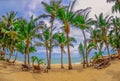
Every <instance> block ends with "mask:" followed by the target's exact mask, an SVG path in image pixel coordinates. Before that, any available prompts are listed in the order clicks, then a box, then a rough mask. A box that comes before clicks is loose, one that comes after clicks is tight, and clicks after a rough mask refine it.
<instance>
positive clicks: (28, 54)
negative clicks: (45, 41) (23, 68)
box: [27, 46, 30, 65]
mask: <svg viewBox="0 0 120 81" xmlns="http://www.w3.org/2000/svg"><path fill="white" fill-rule="evenodd" d="M27 56H28V65H30V53H29V46H28V49H27Z"/></svg>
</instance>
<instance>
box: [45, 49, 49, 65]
mask: <svg viewBox="0 0 120 81" xmlns="http://www.w3.org/2000/svg"><path fill="white" fill-rule="evenodd" d="M46 58H47V66H48V62H49V58H48V47H46Z"/></svg>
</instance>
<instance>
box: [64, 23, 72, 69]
mask: <svg viewBox="0 0 120 81" xmlns="http://www.w3.org/2000/svg"><path fill="white" fill-rule="evenodd" d="M64 24H65V33H66V39H67V51H68V69H72V64H71V56H70V44H69V32H70V27H69V26H70V25H69V23H68V22H64Z"/></svg>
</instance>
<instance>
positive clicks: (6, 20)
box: [0, 11, 16, 57]
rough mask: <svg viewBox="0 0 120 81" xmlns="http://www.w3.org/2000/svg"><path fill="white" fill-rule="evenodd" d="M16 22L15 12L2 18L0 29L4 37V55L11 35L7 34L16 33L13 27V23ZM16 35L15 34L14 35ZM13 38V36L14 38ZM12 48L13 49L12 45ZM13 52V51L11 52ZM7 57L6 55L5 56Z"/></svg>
mask: <svg viewBox="0 0 120 81" xmlns="http://www.w3.org/2000/svg"><path fill="white" fill-rule="evenodd" d="M15 21H16V12H14V11H11V12H9V13H6V15H3V16H2V19H1V22H0V27H1V35H2V36H3V43H2V47H3V51H4V54H6V53H5V48H6V43H7V41H6V39H8V38H9V36H8V35H9V34H7V33H8V32H9V33H10V32H11V33H12V32H14V33H15V31H14V26H13V23H14V22H15ZM14 35H15V34H14ZM12 37H13V36H11V38H12ZM11 48H12V44H11ZM11 52H12V50H11ZM4 57H5V55H4Z"/></svg>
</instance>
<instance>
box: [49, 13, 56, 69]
mask: <svg viewBox="0 0 120 81" xmlns="http://www.w3.org/2000/svg"><path fill="white" fill-rule="evenodd" d="M54 19H55V15H54V14H51V20H50V22H51V27H50V51H49V61H48V69H51V54H52V31H53V22H54Z"/></svg>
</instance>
